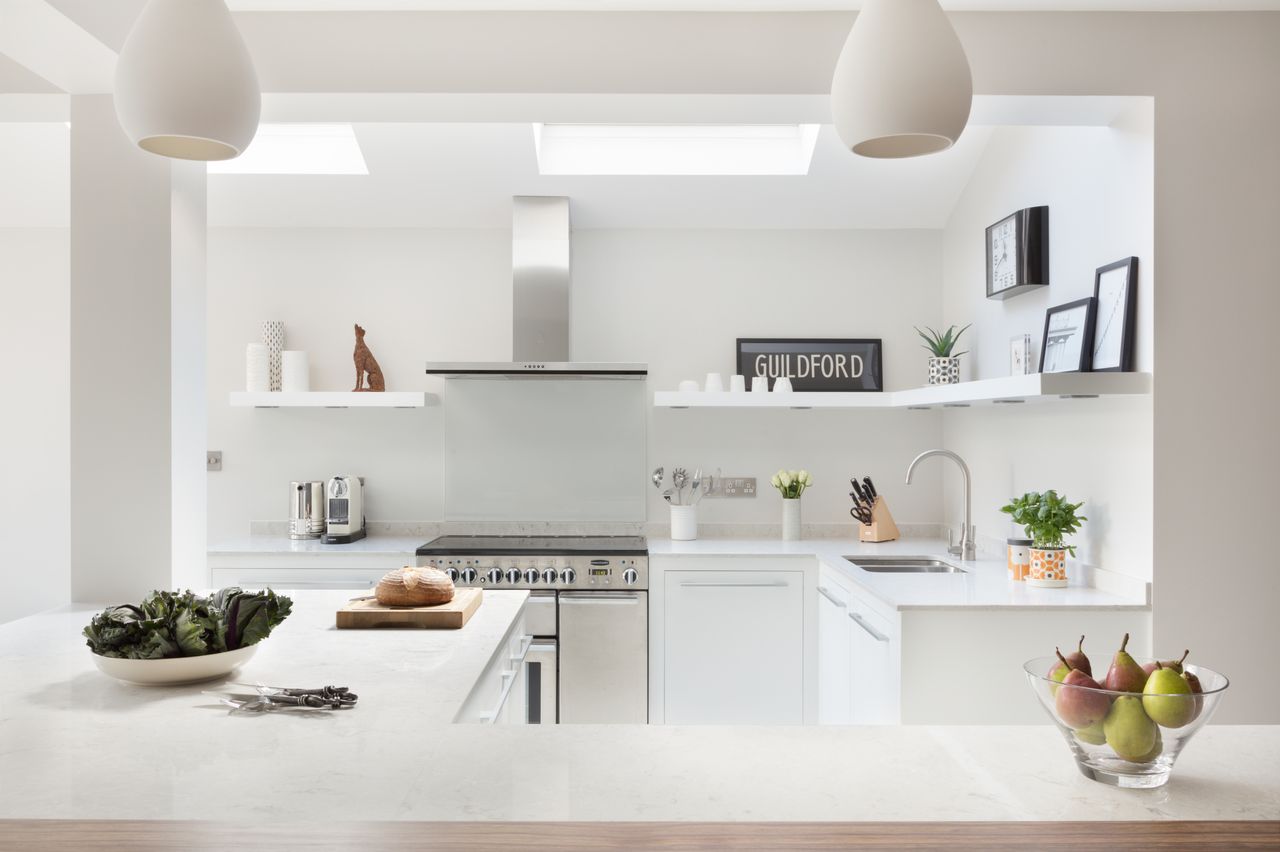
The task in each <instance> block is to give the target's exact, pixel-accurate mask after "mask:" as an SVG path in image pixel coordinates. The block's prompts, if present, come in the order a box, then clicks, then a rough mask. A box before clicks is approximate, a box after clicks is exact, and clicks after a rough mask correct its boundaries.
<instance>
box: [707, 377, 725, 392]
mask: <svg viewBox="0 0 1280 852" xmlns="http://www.w3.org/2000/svg"><path fill="white" fill-rule="evenodd" d="M704 387H705V390H706V392H707V393H721V392H723V391H724V376H722V375H720V374H719V373H707V383H706V385H705V386H704Z"/></svg>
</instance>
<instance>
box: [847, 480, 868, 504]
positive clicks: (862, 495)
mask: <svg viewBox="0 0 1280 852" xmlns="http://www.w3.org/2000/svg"><path fill="white" fill-rule="evenodd" d="M849 485H850V486H851V487H852V488H853V493H852V494H850V495H849V496H851V497H853V498H854V499H855V500H857V501H859V502H861V503H870V502H871V501H870V500H869V499H867V493H866V492H865V491H863V490H862V483H860V482H858V480H857V479H850V480H849Z"/></svg>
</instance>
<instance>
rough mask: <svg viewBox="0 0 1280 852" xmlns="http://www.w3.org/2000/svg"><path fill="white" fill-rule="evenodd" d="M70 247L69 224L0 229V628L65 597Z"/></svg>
mask: <svg viewBox="0 0 1280 852" xmlns="http://www.w3.org/2000/svg"><path fill="white" fill-rule="evenodd" d="M63 168H64V170H65V162H64V166H63ZM68 246H69V235H68V232H67V230H66V229H65V228H0V304H3V305H4V316H5V328H4V333H3V334H0V363H3V364H6V365H8V370H7V372H8V379H7V382H6V386H5V397H6V399H7V402H6V404H5V406H4V408H3V414H2V415H0V469H3V470H4V472H5V479H6V481H7V482H8V486H7V487H5V488H3V489H0V517H3V518H4V519H5V529H6V531H7V532H6V534H5V535H4V536H3V537H2V538H0V587H2V588H3V589H4V594H2V595H0V623H2V622H5V621H9V620H11V619H14V618H20V617H22V616H24V615H30V614H31V613H34V612H39V611H41V610H44V609H49V608H51V607H55V606H59V605H61V604H63V603H66V601H67V600H68V598H69V597H70V574H69V569H68V564H69V561H70V547H69V544H68V538H67V536H68V532H69V529H70V526H69V520H68V511H69V503H70V499H71V492H70V476H71V474H70V443H69V441H70V439H69V435H68V422H69V421H68V416H69V402H70V397H69V395H68V393H67V381H68V374H69V371H70V358H69V352H70V324H69V323H70V321H69V318H68V310H69V272H68V251H69V247H68Z"/></svg>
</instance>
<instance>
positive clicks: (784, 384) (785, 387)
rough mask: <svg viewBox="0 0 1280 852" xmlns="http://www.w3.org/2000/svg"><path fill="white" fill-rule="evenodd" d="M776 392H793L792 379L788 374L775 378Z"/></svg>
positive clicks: (774, 386)
mask: <svg viewBox="0 0 1280 852" xmlns="http://www.w3.org/2000/svg"><path fill="white" fill-rule="evenodd" d="M773 392H774V393H791V380H790V379H788V378H787V377H786V376H778V378H776V379H774V380H773Z"/></svg>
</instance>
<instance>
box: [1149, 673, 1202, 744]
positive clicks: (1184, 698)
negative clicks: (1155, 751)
mask: <svg viewBox="0 0 1280 852" xmlns="http://www.w3.org/2000/svg"><path fill="white" fill-rule="evenodd" d="M1142 706H1143V709H1145V710H1146V711H1147V715H1148V716H1150V717H1151V718H1152V719H1153V720H1154V721H1155V722H1156V724H1158V725H1163V726H1164V727H1166V728H1181V727H1182V726H1183V725H1185V724H1187V723H1188V722H1190V721H1191V720H1192V719H1194V718H1195V717H1196V702H1195V699H1194V698H1193V697H1192V695H1191V684H1189V683H1187V680H1186V678H1184V677H1183V676H1182V675H1180V674H1178V673H1177V672H1175V671H1174V670H1173V669H1166V668H1165V667H1164V664H1163V663H1156V670H1155V671H1153V672H1152V673H1151V677H1149V678H1147V685H1146V686H1145V687H1144V688H1143V690H1142Z"/></svg>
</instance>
